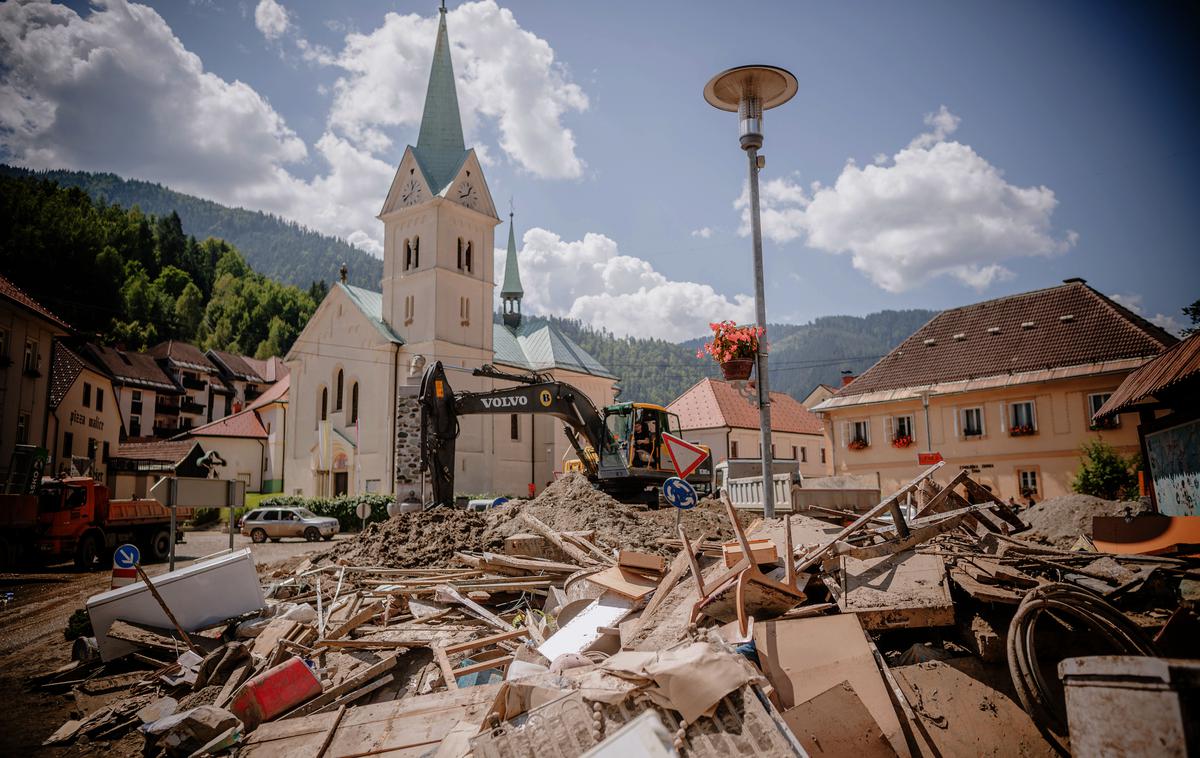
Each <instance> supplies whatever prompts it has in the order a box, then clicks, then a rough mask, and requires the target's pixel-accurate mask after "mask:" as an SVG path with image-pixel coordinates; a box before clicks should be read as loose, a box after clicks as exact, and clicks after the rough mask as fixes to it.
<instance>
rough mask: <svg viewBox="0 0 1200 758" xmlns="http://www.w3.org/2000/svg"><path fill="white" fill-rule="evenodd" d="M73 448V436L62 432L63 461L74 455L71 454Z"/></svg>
mask: <svg viewBox="0 0 1200 758" xmlns="http://www.w3.org/2000/svg"><path fill="white" fill-rule="evenodd" d="M74 447H75V435H74V434H72V433H71V432H63V451H62V457H63V460H67V459H69V458H70V457H71V456H72V455H74V452H73V450H74Z"/></svg>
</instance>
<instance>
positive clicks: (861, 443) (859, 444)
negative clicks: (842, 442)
mask: <svg viewBox="0 0 1200 758" xmlns="http://www.w3.org/2000/svg"><path fill="white" fill-rule="evenodd" d="M870 446H871V443H870V442H867V441H866V440H864V439H863V438H861V437H855V438H854V439H852V440H850V443H849V444H848V445H846V447H848V448H850V449H851V450H866V449H867V448H869V447H870Z"/></svg>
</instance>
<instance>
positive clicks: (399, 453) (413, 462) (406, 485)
mask: <svg viewBox="0 0 1200 758" xmlns="http://www.w3.org/2000/svg"><path fill="white" fill-rule="evenodd" d="M397 394H398V397H397V398H396V494H397V496H399V497H400V498H401V499H403V498H404V496H405V495H407V494H408V491H409V489H418V488H419V485H420V482H421V406H420V403H418V402H417V388H416V387H413V386H406V385H401V386H400V387H399V391H398V393H397Z"/></svg>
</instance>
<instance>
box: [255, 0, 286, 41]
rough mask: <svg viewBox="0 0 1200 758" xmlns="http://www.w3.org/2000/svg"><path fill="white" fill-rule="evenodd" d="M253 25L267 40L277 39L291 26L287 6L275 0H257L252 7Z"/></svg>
mask: <svg viewBox="0 0 1200 758" xmlns="http://www.w3.org/2000/svg"><path fill="white" fill-rule="evenodd" d="M254 25H255V26H256V27H258V30H259V31H260V32H262V35H263V36H264V37H266V38H267V39H269V40H274V39H279V38H280V37H282V36H283V33H284V32H286V31H287V30H288V27H289V26H291V19H289V18H288V12H287V8H284V7H283V6H282V5H280V4H279V3H278V2H276V0H258V5H257V6H256V7H255V8H254Z"/></svg>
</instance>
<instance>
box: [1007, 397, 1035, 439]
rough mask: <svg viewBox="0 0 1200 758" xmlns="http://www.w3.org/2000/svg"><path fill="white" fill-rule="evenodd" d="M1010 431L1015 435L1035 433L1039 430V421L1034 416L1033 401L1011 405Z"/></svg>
mask: <svg viewBox="0 0 1200 758" xmlns="http://www.w3.org/2000/svg"><path fill="white" fill-rule="evenodd" d="M1009 421H1010V422H1011V423H1010V424H1009V432H1010V433H1011V434H1012V435H1013V436H1014V437H1019V436H1021V435H1023V434H1033V433H1034V432H1036V431H1037V423H1036V421H1035V419H1034V417H1033V401H1032V400H1026V401H1024V402H1020V403H1013V404H1012V405H1011V406H1009Z"/></svg>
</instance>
